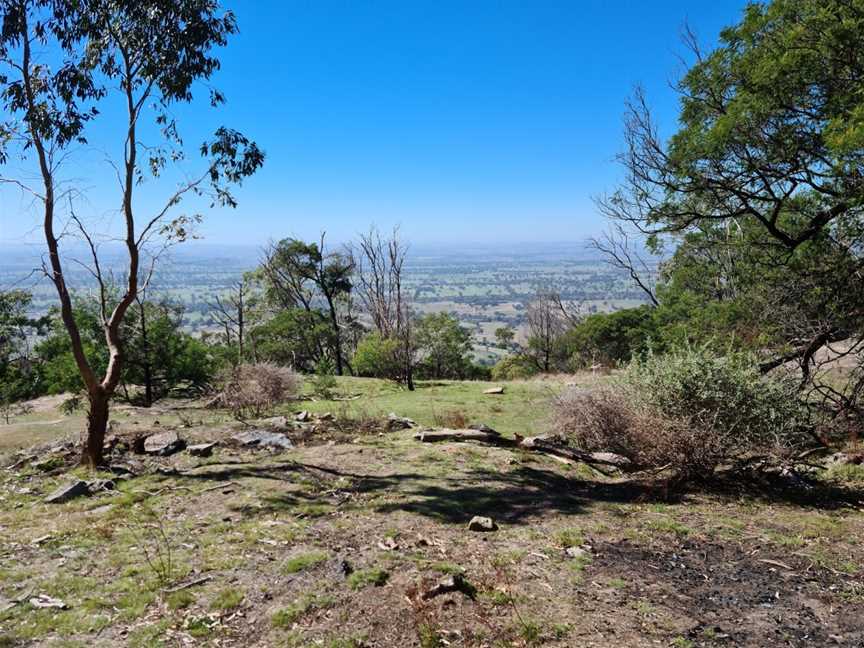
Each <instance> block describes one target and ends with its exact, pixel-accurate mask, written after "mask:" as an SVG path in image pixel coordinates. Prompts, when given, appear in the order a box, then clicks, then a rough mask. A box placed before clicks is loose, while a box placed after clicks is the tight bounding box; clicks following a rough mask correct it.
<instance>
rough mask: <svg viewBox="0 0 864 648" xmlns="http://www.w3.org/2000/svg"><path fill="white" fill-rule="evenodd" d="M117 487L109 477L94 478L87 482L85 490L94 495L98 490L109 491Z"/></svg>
mask: <svg viewBox="0 0 864 648" xmlns="http://www.w3.org/2000/svg"><path fill="white" fill-rule="evenodd" d="M115 488H117V484H115V483H114V481H113V480H111V479H94V480H93V481H91V482H88V483H87V490H88V491H90V492H89V494H90V495H94V494H95V493H98V492H100V491H109V490H114V489H115Z"/></svg>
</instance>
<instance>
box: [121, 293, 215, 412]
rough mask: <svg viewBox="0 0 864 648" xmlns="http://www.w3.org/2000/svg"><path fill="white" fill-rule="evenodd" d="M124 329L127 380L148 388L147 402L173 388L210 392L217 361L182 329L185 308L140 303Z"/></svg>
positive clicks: (143, 399) (201, 344)
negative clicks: (208, 390)
mask: <svg viewBox="0 0 864 648" xmlns="http://www.w3.org/2000/svg"><path fill="white" fill-rule="evenodd" d="M136 306H137V308H136V309H134V310H133V311H131V312H130V316H129V317H127V319H126V321H125V323H124V326H123V328H122V339H123V344H124V348H125V352H126V363H125V369H124V373H123V382H124V383H125V384H127V385H136V386H141V387H143V388H144V391H143V395H142V396H141V397H140V398H135V400H141V402H142V403H143V404H144V405H150V404H152V403H153V402H155V401H157V400H159V399H161V398H164V397H165V396H167V395H168V394H170V393H171V392H172V391H173V390H175V389H178V388H183V390H184V391H185V392H186V393H190V394H200V393H202V392H204V391H206V390H207V389H208V388H209V387H210V385H211V383H212V381H213V379H214V377H215V375H216V372H217V366H218V365H217V360H216V358H215V357H214V356H213V355H212V354H211V352H210V349H209V348H208V347H207V346H206V345H205V344H204V343H203V342H201V341H200V340H197V339H195V338H193V337H192V336H191V335H189V334H187V333H184V332H183V331H182V328H181V327H182V321H183V309H182V308H181V307H178V306H174V305H171V304H167V303H161V304H157V303H153V302H140V303H139V304H137V305H136Z"/></svg>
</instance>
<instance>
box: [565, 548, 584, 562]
mask: <svg viewBox="0 0 864 648" xmlns="http://www.w3.org/2000/svg"><path fill="white" fill-rule="evenodd" d="M564 553H566V554H567V557H568V558H576V559H579V558H586V557H587V556H588V555H589V554H588V552H587V551H586V550H585V549H583V548H582V547H567V549H565V550H564Z"/></svg>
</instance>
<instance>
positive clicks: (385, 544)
mask: <svg viewBox="0 0 864 648" xmlns="http://www.w3.org/2000/svg"><path fill="white" fill-rule="evenodd" d="M378 548H379V549H381V550H382V551H396V550H397V549H398V548H399V544H398V543H397V542H396V541H395V540H394V539H393V538H384V540H382V541H381V542H379V543H378Z"/></svg>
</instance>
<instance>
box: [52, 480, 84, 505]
mask: <svg viewBox="0 0 864 648" xmlns="http://www.w3.org/2000/svg"><path fill="white" fill-rule="evenodd" d="M89 494H90V486H89V485H88V484H87V482H86V481H84V480H81V479H79V480H78V481H76V482H72V483H71V484H66V485H65V486H61V487H60V488H58V489H57V490H55V491H54V492H53V493H51V494H50V495H49V496H48V497H46V498H45V503H46V504H62V503H63V502H68V501H69V500H72V499H75V498H76V497H81V496H83V495H89Z"/></svg>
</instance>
